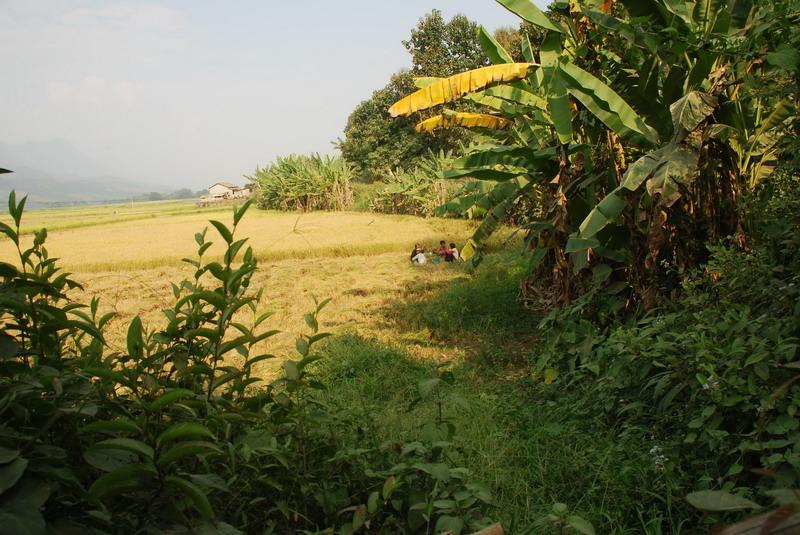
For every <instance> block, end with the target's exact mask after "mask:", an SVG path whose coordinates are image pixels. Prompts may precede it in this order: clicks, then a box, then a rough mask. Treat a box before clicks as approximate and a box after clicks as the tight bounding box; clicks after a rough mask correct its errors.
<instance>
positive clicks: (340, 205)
mask: <svg viewBox="0 0 800 535" xmlns="http://www.w3.org/2000/svg"><path fill="white" fill-rule="evenodd" d="M352 177H353V170H352V167H351V166H350V164H349V163H348V162H347V161H346V160H345V159H344V158H342V157H339V156H328V155H324V156H320V155H319V154H311V155H299V156H298V155H296V154H291V155H289V156H286V157H278V158H276V159H275V161H274V162H272V163H271V164H270V165H268V166H267V167H265V168H263V169H256V172H255V174H253V175H252V176H249V177H247V178H248V179H250V180H252V181H253V182H254V183H255V184H257V185H258V197H257V198H258V205H259V206H260V207H261V208H265V209H273V210H303V211H304V212H308V211H310V210H346V209H348V208H350V206H351V205H352V204H353V191H352V189H351V187H350V181H351V180H352Z"/></svg>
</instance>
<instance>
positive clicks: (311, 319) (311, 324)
mask: <svg viewBox="0 0 800 535" xmlns="http://www.w3.org/2000/svg"><path fill="white" fill-rule="evenodd" d="M303 319H305V320H306V325H308V328H309V329H311V330H312V331H314V332H317V331H318V330H319V324H318V323H317V318H316V316H314V314H311V313H308V314H306V315H305V316H303Z"/></svg>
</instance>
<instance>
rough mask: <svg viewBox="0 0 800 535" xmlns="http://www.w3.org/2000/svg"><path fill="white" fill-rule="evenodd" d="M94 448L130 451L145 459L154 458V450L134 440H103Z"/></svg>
mask: <svg viewBox="0 0 800 535" xmlns="http://www.w3.org/2000/svg"><path fill="white" fill-rule="evenodd" d="M92 447H93V448H96V449H115V450H123V451H129V452H131V453H135V454H137V455H141V456H142V457H145V458H147V459H152V458H153V448H151V447H150V446H148V445H147V444H145V443H144V442H141V441H139V440H135V439H132V438H109V439H108V440H102V441H100V442H98V443H97V444H95V445H94V446H92Z"/></svg>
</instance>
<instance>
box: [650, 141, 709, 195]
mask: <svg viewBox="0 0 800 535" xmlns="http://www.w3.org/2000/svg"><path fill="white" fill-rule="evenodd" d="M699 161H700V153H699V152H698V151H697V150H695V149H694V148H693V147H688V146H686V145H679V146H677V147H673V148H671V150H669V151H667V152H665V153H664V157H663V159H662V163H661V165H659V166H658V167H657V168H656V170H655V172H654V173H653V176H652V178H650V179H649V180H648V181H647V192H648V193H649V194H650V196H652V197H655V196H656V194H658V195H660V196H661V202H662V203H664V204H665V205H666V206H672V204H673V203H674V202H675V201H677V200H678V199H679V198H680V197H681V195H682V194H683V191H682V188H686V187H688V186H689V185H690V184H691V183H692V182H693V181H694V176H695V173H696V171H697V164H698V162H699Z"/></svg>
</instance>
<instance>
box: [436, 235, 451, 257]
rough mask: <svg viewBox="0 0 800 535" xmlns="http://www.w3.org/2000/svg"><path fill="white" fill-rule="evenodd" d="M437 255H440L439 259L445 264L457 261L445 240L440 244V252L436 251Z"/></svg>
mask: <svg viewBox="0 0 800 535" xmlns="http://www.w3.org/2000/svg"><path fill="white" fill-rule="evenodd" d="M436 254H437V255H439V258H441V259H442V260H444V261H445V262H452V261H453V260H455V258H454V257H453V250H452V249H451V248H450V247H448V246H447V243H446V242H445V241H444V240H442V241H440V242H439V250H438V251H436Z"/></svg>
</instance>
